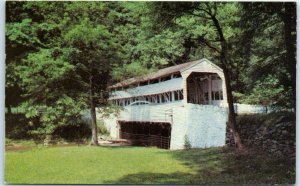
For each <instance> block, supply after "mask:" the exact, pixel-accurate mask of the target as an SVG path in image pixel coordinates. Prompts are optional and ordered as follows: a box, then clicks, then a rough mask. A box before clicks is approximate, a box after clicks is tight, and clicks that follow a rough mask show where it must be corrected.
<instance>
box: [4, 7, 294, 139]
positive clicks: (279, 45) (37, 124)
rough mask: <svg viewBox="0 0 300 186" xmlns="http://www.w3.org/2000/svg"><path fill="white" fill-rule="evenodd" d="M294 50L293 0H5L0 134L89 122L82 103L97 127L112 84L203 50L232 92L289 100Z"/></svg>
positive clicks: (283, 103)
mask: <svg viewBox="0 0 300 186" xmlns="http://www.w3.org/2000/svg"><path fill="white" fill-rule="evenodd" d="M220 31H221V32H220ZM295 52H296V4H295V3H283V2H276V3H267V2H264V3H250V2H249V3H245V2H243V3H242V2H230V3H216V2H211V3H204V2H176V3H175V2H6V100H5V101H6V103H5V104H6V109H7V117H6V123H7V125H6V126H7V127H6V128H7V129H11V128H13V129H14V130H11V131H14V132H15V133H14V132H10V133H9V134H7V135H11V137H19V138H20V137H35V138H44V137H45V135H48V134H61V133H59V131H63V130H64V128H66V127H68V128H72V127H73V128H74V127H75V128H76V127H80V126H81V127H83V128H86V127H87V125H85V124H84V123H85V121H84V120H83V118H82V115H83V112H84V111H86V110H89V113H90V114H91V128H92V129H93V130H92V132H93V134H94V133H96V132H97V131H96V130H97V129H96V125H97V123H96V117H95V114H96V110H95V107H99V106H109V103H108V102H107V98H108V94H109V93H108V92H107V91H106V87H107V86H108V85H109V84H112V83H114V82H117V81H119V80H122V79H125V78H129V77H133V76H140V75H143V74H145V73H149V72H152V71H154V70H156V69H159V68H163V67H167V66H172V65H176V64H180V63H185V62H188V61H191V60H196V59H201V58H204V57H205V58H208V59H210V60H211V61H213V62H215V63H216V64H217V65H220V66H221V67H222V68H223V69H224V68H226V71H227V72H228V78H229V80H230V86H231V90H232V93H233V101H234V102H238V103H248V104H262V103H263V102H264V103H266V102H267V103H269V104H270V105H272V106H276V107H277V108H289V109H294V110H295V109H296V105H295V101H296V58H295ZM108 108H109V109H107V110H112V109H111V108H112V107H108ZM16 112H19V113H18V115H16ZM13 116H14V117H13ZM24 116H25V117H24ZM15 118H20V119H19V120H16V119H15ZM16 121H17V122H16ZM98 124H99V122H98ZM83 131H85V130H83ZM86 131H89V130H86ZM76 135H78V136H82V135H84V134H76ZM76 135H75V136H76ZM93 136H94V138H93V139H92V142H94V143H97V142H96V138H95V135H93Z"/></svg>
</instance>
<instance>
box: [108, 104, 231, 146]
mask: <svg viewBox="0 0 300 186" xmlns="http://www.w3.org/2000/svg"><path fill="white" fill-rule="evenodd" d="M131 107H133V106H131ZM145 109H146V110H145ZM170 109H171V110H172V113H173V118H172V117H171V116H170V114H166V113H168V112H166V110H170ZM118 121H140V122H169V123H171V127H172V129H171V144H170V149H172V150H174V149H183V148H184V143H185V136H187V137H188V140H189V142H190V144H191V146H192V147H193V148H206V147H216V146H223V145H224V144H225V129H226V121H227V108H223V107H219V106H214V105H195V104H186V105H185V106H183V102H178V103H176V104H174V103H170V104H162V105H152V106H146V105H139V106H134V108H125V109H124V111H122V112H121V113H120V116H119V117H114V116H111V117H109V118H104V122H105V126H106V127H107V129H108V130H109V131H110V133H111V137H112V138H118V137H119V134H118V132H119V128H118V124H117V122H118Z"/></svg>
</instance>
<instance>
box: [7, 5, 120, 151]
mask: <svg viewBox="0 0 300 186" xmlns="http://www.w3.org/2000/svg"><path fill="white" fill-rule="evenodd" d="M18 5H19V6H20V7H19V6H18ZM18 5H17V6H16V7H17V9H18V10H19V9H21V10H22V11H24V12H25V13H24V14H25V15H26V16H24V18H22V17H21V18H20V20H17V21H16V22H11V23H8V27H9V26H10V25H11V28H10V27H9V31H8V32H7V38H8V40H9V41H10V42H12V44H11V45H9V46H10V47H11V46H13V44H15V43H17V42H18V41H19V40H18V39H17V36H19V35H20V37H24V38H25V39H26V38H27V37H28V36H27V35H26V34H23V33H22V29H26V26H25V25H26V24H27V25H28V24H30V25H34V27H33V28H34V29H32V30H31V32H32V36H36V37H32V38H36V43H39V44H38V45H37V46H36V45H35V43H34V44H31V43H29V42H25V43H29V44H31V46H33V47H32V48H33V49H32V50H29V49H26V50H25V52H24V53H25V55H24V56H22V57H21V60H20V62H19V63H18V64H16V69H15V71H16V77H18V78H19V80H20V81H19V82H18V85H19V86H20V87H21V88H22V90H23V91H24V94H23V96H24V97H25V100H26V101H25V102H24V103H23V104H22V107H23V108H26V116H27V117H37V116H38V117H40V121H41V122H42V126H41V127H40V128H38V129H37V130H36V131H35V132H36V133H39V134H51V133H52V132H53V131H54V130H55V128H56V127H58V126H60V125H70V124H76V123H78V122H79V121H80V119H81V111H82V110H85V109H89V110H90V115H91V128H92V141H91V144H94V145H97V123H96V111H95V107H96V106H100V105H103V104H106V100H107V97H108V95H107V93H106V91H105V90H106V86H107V83H108V80H109V78H110V73H111V70H112V68H114V66H115V65H116V64H117V63H119V61H121V60H120V58H121V57H122V55H123V54H122V52H123V51H122V45H121V44H122V43H123V42H124V41H123V42H122V41H121V39H120V38H119V36H121V34H120V32H121V31H120V30H118V29H119V28H120V27H118V26H116V25H123V22H124V18H123V17H122V14H120V13H119V12H118V11H123V8H122V7H121V6H119V4H117V3H106V2H89V3H85V2H59V3H58V2H39V3H35V2H26V3H20V4H18ZM25 10H26V11H25ZM62 10H63V11H62ZM28 17H29V18H28ZM19 22H25V23H26V24H24V26H23V25H21V27H20V26H19V27H18V24H19ZM19 25H20V24H19ZM14 29H15V30H14ZM20 33H21V34H20ZM34 41H35V40H34ZM117 49H118V50H117Z"/></svg>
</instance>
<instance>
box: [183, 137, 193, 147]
mask: <svg viewBox="0 0 300 186" xmlns="http://www.w3.org/2000/svg"><path fill="white" fill-rule="evenodd" d="M191 148H192V145H191V142H190V140H189V137H188V136H187V135H185V136H184V149H186V150H189V149H191Z"/></svg>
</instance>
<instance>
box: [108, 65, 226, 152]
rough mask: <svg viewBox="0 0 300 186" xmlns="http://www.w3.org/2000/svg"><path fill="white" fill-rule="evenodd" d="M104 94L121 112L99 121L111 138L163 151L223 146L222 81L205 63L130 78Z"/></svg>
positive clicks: (219, 73)
mask: <svg viewBox="0 0 300 186" xmlns="http://www.w3.org/2000/svg"><path fill="white" fill-rule="evenodd" d="M109 90H110V91H111V96H110V98H109V100H110V101H112V102H114V103H115V104H117V105H119V106H121V107H124V109H123V110H122V111H121V113H120V115H119V116H117V117H116V116H114V115H111V116H110V117H109V118H104V122H105V125H106V127H107V128H108V129H109V131H110V134H111V136H112V137H113V138H123V139H127V140H130V141H132V143H133V144H136V145H145V146H158V147H160V148H167V149H169V148H170V149H182V148H184V145H185V144H187V143H188V144H190V145H191V146H192V147H211V146H222V145H224V144H225V129H226V121H227V100H226V87H225V79H224V75H223V71H222V69H221V68H219V67H218V66H216V65H215V64H213V63H212V62H210V61H209V60H207V59H201V60H197V61H192V62H188V63H183V64H180V65H176V66H172V67H168V68H164V69H161V70H159V71H157V72H155V73H152V74H150V75H146V76H144V77H139V78H131V79H128V80H125V81H123V82H120V83H117V84H115V85H112V86H110V87H109Z"/></svg>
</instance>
